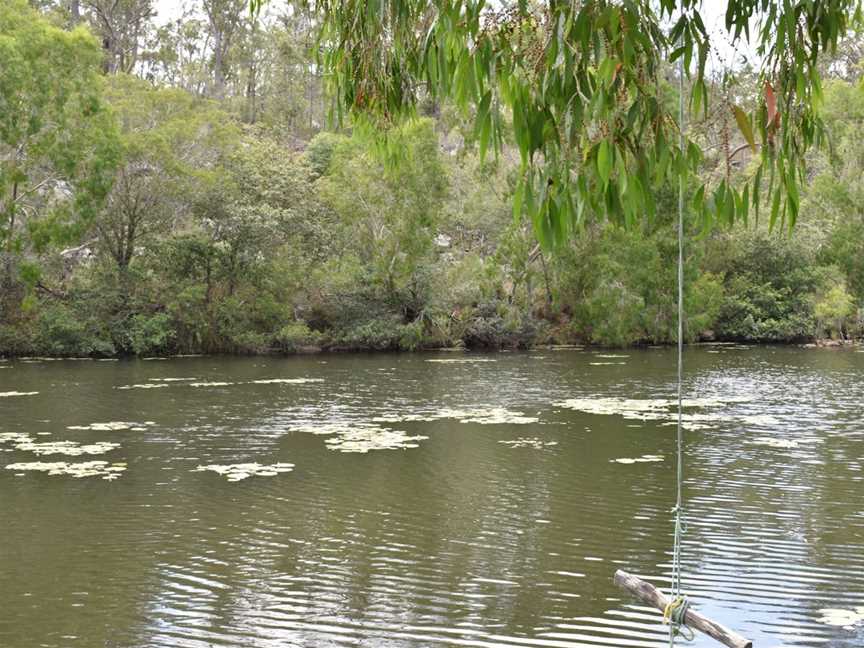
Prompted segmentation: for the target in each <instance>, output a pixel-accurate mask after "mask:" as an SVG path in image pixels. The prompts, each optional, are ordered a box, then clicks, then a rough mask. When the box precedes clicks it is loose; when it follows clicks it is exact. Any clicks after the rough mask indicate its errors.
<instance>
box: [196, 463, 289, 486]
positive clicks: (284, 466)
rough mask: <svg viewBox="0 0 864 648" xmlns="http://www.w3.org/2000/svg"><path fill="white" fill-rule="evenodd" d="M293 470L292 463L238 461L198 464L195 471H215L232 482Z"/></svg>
mask: <svg viewBox="0 0 864 648" xmlns="http://www.w3.org/2000/svg"><path fill="white" fill-rule="evenodd" d="M292 470H294V464H292V463H275V464H270V465H269V466H268V465H262V464H259V463H238V464H208V465H206V466H198V467H197V468H196V469H195V471H194V472H205V471H209V472H215V473H216V474H217V475H224V476H225V477H226V478H227V479H228V481H230V482H237V481H242V480H244V479H248V478H249V477H275V476H276V475H278V474H280V473H286V472H291V471H292Z"/></svg>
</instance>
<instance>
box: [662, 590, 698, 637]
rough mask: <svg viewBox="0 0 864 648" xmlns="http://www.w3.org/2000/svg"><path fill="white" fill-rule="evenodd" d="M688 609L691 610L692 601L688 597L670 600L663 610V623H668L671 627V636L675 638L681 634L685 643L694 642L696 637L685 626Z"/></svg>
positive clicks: (677, 597)
mask: <svg viewBox="0 0 864 648" xmlns="http://www.w3.org/2000/svg"><path fill="white" fill-rule="evenodd" d="M688 609H690V601H689V600H688V599H687V597H686V596H676V597H675V598H673V599H669V602H668V603H667V604H666V608H665V609H664V610H663V623H668V624H669V625H670V626H671V628H670V631H671V632H670V634H671V635H672V636H673V637H674V636H675V635H679V634H680V635H681V636H682V637H684V640H685V641H693V639H694V637H695V634H694V633H693V630H691V629H690V628H688V627H687V626H686V625H685V624H684V620H685V618H686V616H687V610H688Z"/></svg>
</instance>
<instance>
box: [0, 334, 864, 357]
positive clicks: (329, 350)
mask: <svg viewBox="0 0 864 648" xmlns="http://www.w3.org/2000/svg"><path fill="white" fill-rule="evenodd" d="M862 345H864V340H862V339H855V340H832V339H820V340H813V341H807V342H775V341H768V342H766V341H760V340H724V341H702V342H690V343H687V344H685V348H711V347H735V348H742V347H787V348H796V347H797V348H801V349H837V350H844V349H849V350H857V349H858V348H859V347H862ZM673 347H674V344H647V343H645V344H633V345H628V346H608V345H601V344H591V343H547V344H532V345H529V346H520V347H504V346H501V347H496V348H489V347H466V346H464V345H461V346H460V345H454V346H437V347H433V346H425V347H418V348H413V349H401V348H398V347H395V348H373V347H336V346H330V347H326V346H313V345H309V346H302V347H297V348H294V349H292V350H290V351H286V350H283V349H262V350H258V351H255V352H251V351H243V352H233V353H232V352H226V351H214V352H207V353H203V352H202V353H165V354H155V355H148V356H143V355H135V354H131V353H125V354H114V355H86V356H81V355H63V354H53V355H52V354H42V353H39V354H21V355H13V354H8V353H2V352H0V362H6V361H20V362H45V361H53V360H97V361H99V360H101V361H115V360H132V359H139V360H168V359H172V358H206V357H212V358H218V357H255V356H258V357H292V356H316V355H344V354H351V353H358V354H389V353H409V354H410V353H419V354H423V353H435V352H457V353H459V352H461V353H466V354H477V353H490V352H492V353H494V352H511V351H537V350H541V351H542V350H546V351H550V350H551V351H560V350H568V349H569V350H577V351H581V350H585V351H601V352H602V351H630V350H640V349H663V348H673Z"/></svg>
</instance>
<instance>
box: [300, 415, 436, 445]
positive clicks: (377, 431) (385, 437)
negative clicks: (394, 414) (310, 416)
mask: <svg viewBox="0 0 864 648" xmlns="http://www.w3.org/2000/svg"><path fill="white" fill-rule="evenodd" d="M288 430H289V431H291V432H306V433H308V434H318V435H325V436H329V437H330V438H328V439H326V440H325V441H324V443H325V445H326V446H327V448H329V449H330V450H336V451H338V452H359V453H367V452H369V451H371V450H405V449H408V448H417V447H419V444H418V441H425V440H426V439H428V438H429V437H426V436H422V435H419V434H414V435H411V434H408V433H407V432H403V431H401V430H393V429H390V428H386V427H383V426H381V425H378V424H377V423H361V422H358V423H351V422H342V423H301V424H297V425H292V426H290V427H289V428H288Z"/></svg>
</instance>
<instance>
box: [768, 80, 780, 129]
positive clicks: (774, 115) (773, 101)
mask: <svg viewBox="0 0 864 648" xmlns="http://www.w3.org/2000/svg"><path fill="white" fill-rule="evenodd" d="M765 104H766V105H767V107H768V124H767V127H768V129H769V130H773V129H774V128H776V127H777V124H778V123H779V122H780V115H779V113H778V112H777V97H776V96H775V95H774V88H772V87H771V84H770V83H769V82H767V81H766V82H765Z"/></svg>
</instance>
